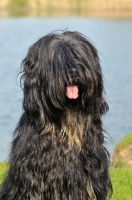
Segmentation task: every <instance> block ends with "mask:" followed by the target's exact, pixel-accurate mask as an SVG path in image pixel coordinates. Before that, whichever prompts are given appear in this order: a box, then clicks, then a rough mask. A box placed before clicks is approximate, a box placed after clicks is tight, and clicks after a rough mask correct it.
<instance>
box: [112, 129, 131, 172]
mask: <svg viewBox="0 0 132 200" xmlns="http://www.w3.org/2000/svg"><path fill="white" fill-rule="evenodd" d="M112 160H113V166H114V167H116V168H126V169H132V132H130V133H128V134H127V135H126V136H125V137H124V139H123V140H122V141H121V142H120V143H119V144H118V145H117V146H116V147H115V150H114V153H113V159H112Z"/></svg>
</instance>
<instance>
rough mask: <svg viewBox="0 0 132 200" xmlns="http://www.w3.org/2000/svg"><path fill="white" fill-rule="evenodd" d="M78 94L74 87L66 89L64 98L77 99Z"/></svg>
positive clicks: (76, 88)
mask: <svg viewBox="0 0 132 200" xmlns="http://www.w3.org/2000/svg"><path fill="white" fill-rule="evenodd" d="M78 93H79V90H78V87H77V86H76V85H72V86H67V87H66V96H67V97H68V98H69V99H77V98H78V96H79V94H78Z"/></svg>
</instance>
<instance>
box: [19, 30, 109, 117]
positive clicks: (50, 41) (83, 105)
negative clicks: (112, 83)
mask: <svg viewBox="0 0 132 200" xmlns="http://www.w3.org/2000/svg"><path fill="white" fill-rule="evenodd" d="M22 65H23V75H22V79H23V80H24V82H23V83H24V101H23V107H24V110H25V112H26V113H27V114H28V116H29V117H31V118H36V119H37V118H39V120H40V119H41V120H42V119H45V117H44V115H45V116H47V117H49V118H57V117H59V116H61V113H62V112H64V111H65V110H67V109H72V108H75V109H81V110H82V111H84V112H86V113H91V114H97V115H98V114H99V115H101V114H104V113H105V111H107V108H108V107H107V103H106V102H105V100H104V98H103V79H102V72H101V68H100V62H99V57H98V54H97V50H96V49H95V47H94V46H93V44H92V43H91V42H90V41H89V40H88V39H87V38H86V37H84V36H83V35H82V34H80V33H78V32H70V31H65V32H62V33H60V34H59V33H54V32H53V33H50V34H48V35H46V36H44V37H42V38H40V39H39V40H38V41H37V42H36V43H35V44H33V45H32V46H31V47H30V49H29V51H28V54H27V56H26V58H25V59H24V60H23V62H22Z"/></svg>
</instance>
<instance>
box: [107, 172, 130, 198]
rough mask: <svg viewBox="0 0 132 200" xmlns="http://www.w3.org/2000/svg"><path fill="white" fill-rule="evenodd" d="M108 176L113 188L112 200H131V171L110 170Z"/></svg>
mask: <svg viewBox="0 0 132 200" xmlns="http://www.w3.org/2000/svg"><path fill="white" fill-rule="evenodd" d="M110 176H111V181H112V186H113V196H112V200H131V199H132V170H127V169H123V168H122V169H118V168H112V169H111V170H110Z"/></svg>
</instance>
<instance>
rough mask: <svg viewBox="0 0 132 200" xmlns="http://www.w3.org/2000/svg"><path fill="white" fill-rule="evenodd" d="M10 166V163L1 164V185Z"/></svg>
mask: <svg viewBox="0 0 132 200" xmlns="http://www.w3.org/2000/svg"><path fill="white" fill-rule="evenodd" d="M8 168H9V164H8V163H0V185H1V184H2V182H3V180H4V179H5V176H6V173H7V171H8Z"/></svg>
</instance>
